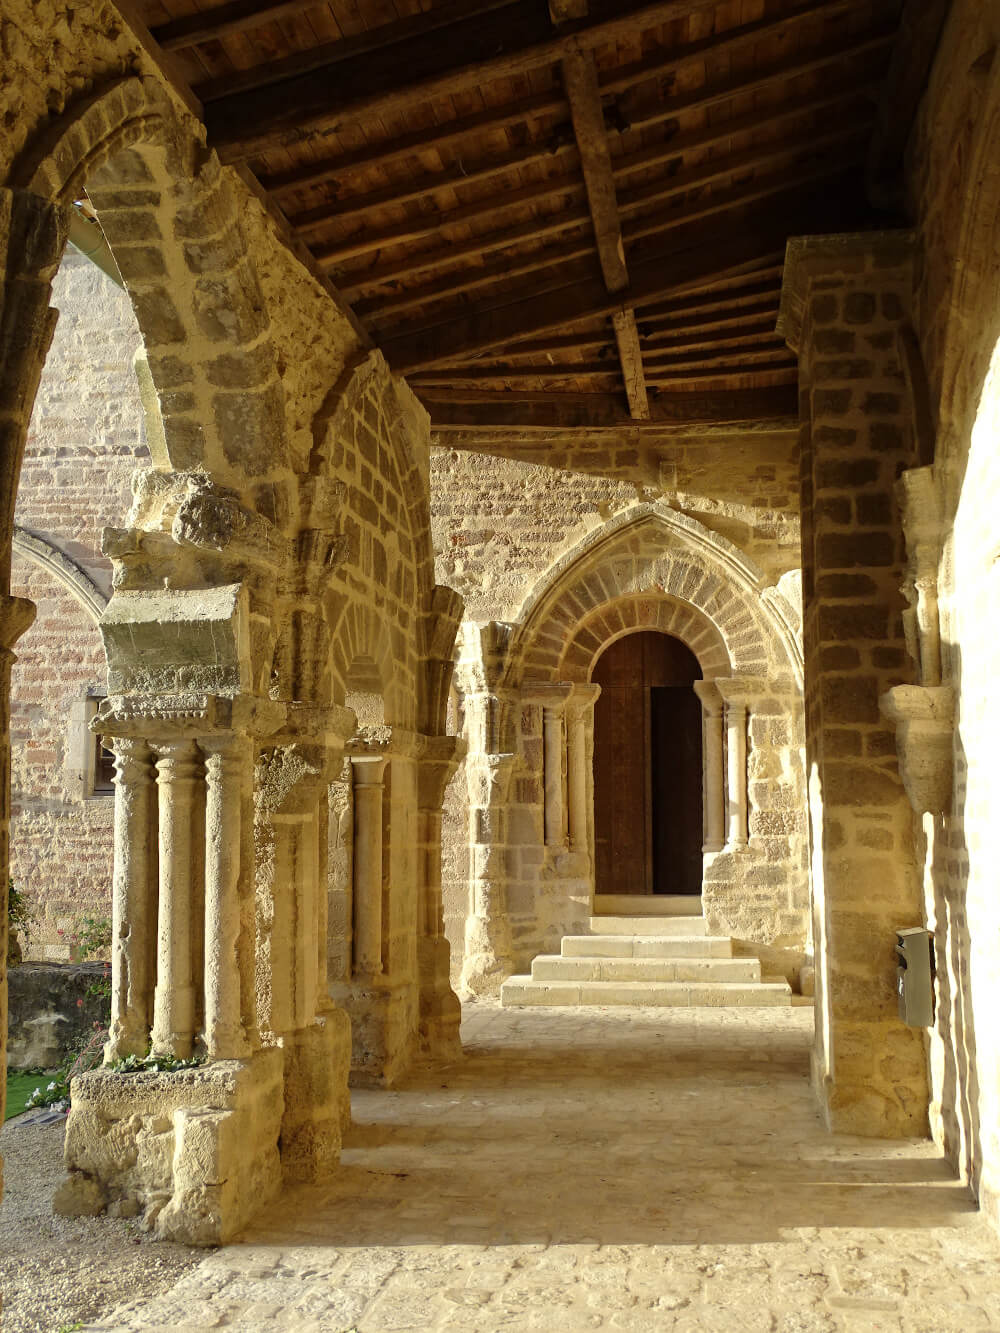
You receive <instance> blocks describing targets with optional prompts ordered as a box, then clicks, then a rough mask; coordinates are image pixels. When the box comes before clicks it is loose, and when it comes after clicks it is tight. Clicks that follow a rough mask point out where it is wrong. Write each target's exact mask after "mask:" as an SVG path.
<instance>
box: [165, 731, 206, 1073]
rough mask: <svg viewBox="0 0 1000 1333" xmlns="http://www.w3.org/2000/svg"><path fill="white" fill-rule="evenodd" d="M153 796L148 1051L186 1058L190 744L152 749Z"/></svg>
mask: <svg viewBox="0 0 1000 1333" xmlns="http://www.w3.org/2000/svg"><path fill="white" fill-rule="evenodd" d="M154 748H155V750H156V753H157V760H156V783H157V788H158V796H159V849H160V876H159V879H160V885H159V893H160V896H159V912H158V922H157V981H156V991H155V999H154V1005H153V1049H154V1050H155V1051H159V1052H169V1053H170V1054H172V1055H176V1056H178V1057H181V1058H184V1057H187V1056H189V1055H190V1054H191V1046H192V1040H193V1037H194V1024H195V991H194V984H193V967H192V963H193V948H192V946H193V943H194V939H193V924H194V923H193V912H192V908H193V906H194V897H195V895H194V875H195V865H194V853H195V850H196V842H195V838H194V822H195V811H196V805H195V791H196V786H197V782H198V777H199V769H200V766H199V763H198V754H197V749H196V747H195V744H194V742H193V741H187V740H184V741H167V742H163V743H160V744H157V745H155V747H154Z"/></svg>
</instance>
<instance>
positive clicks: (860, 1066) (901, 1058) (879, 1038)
mask: <svg viewBox="0 0 1000 1333" xmlns="http://www.w3.org/2000/svg"><path fill="white" fill-rule="evenodd" d="M835 1040H836V1041H837V1042H838V1043H840V1044H841V1046H844V1044H845V1043H846V1045H847V1047H848V1050H845V1051H844V1053H843V1054H842V1055H841V1056H840V1057H839V1059H838V1060H837V1065H838V1069H837V1071H836V1073H835V1075H833V1076H831V1075H830V1074H824V1073H823V1071H822V1069H821V1067H820V1061H819V1060H818V1059H817V1058H816V1056H815V1054H814V1056H813V1060H812V1075H813V1088H814V1089H815V1092H816V1096H817V1098H818V1100H819V1104H820V1111H821V1113H822V1115H823V1119H824V1121H825V1123H826V1127H827V1129H829V1130H830V1132H831V1133H833V1134H857V1135H859V1136H860V1137H862V1138H866V1139H909V1138H927V1137H928V1134H929V1126H928V1116H927V1103H926V1101H922V1100H920V1099H919V1098H918V1097H917V1096H915V1095H913V1088H914V1087H915V1086H916V1087H919V1082H920V1077H921V1075H922V1074H923V1073H924V1070H925V1066H926V1055H925V1051H924V1037H923V1033H922V1031H920V1030H919V1029H917V1028H906V1027H903V1026H902V1025H901V1024H898V1023H856V1024H855V1023H852V1024H841V1025H839V1026H838V1028H837V1030H836V1037H835ZM873 1053H874V1058H873ZM852 1062H853V1063H855V1064H856V1070H855V1074H854V1077H853V1078H852V1077H851V1072H852V1071H851V1069H850V1065H851V1063H852Z"/></svg>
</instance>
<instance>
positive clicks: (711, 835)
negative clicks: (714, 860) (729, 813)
mask: <svg viewBox="0 0 1000 1333" xmlns="http://www.w3.org/2000/svg"><path fill="white" fill-rule="evenodd" d="M694 691H695V694H697V696H698V698H699V699H700V700H701V708H702V713H701V721H702V752H703V754H702V764H703V781H702V793H703V800H704V803H705V829H704V832H705V846H704V851H705V852H706V853H711V852H721V851H722V848H723V846H724V844H725V829H726V809H725V801H726V797H725V783H724V781H723V768H724V763H723V755H724V746H723V742H722V699H721V698H720V696H719V690H718V686H717V685H716V684H715V682H714V681H711V680H696V681H695V683H694Z"/></svg>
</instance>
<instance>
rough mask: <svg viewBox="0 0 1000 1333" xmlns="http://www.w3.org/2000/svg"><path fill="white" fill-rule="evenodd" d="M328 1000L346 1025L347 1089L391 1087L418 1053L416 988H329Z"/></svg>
mask: <svg viewBox="0 0 1000 1333" xmlns="http://www.w3.org/2000/svg"><path fill="white" fill-rule="evenodd" d="M331 998H332V1000H333V1002H334V1004H336V1005H337V1007H338V1008H340V1009H343V1010H344V1011H345V1012H346V1014H347V1016H348V1018H349V1019H350V1021H351V1074H350V1083H351V1086H352V1087H356V1088H388V1087H391V1086H392V1084H393V1083H394V1082H395V1081H396V1080H397V1079H398V1078H399V1077H400V1076H401V1075H402V1074H404V1073H405V1072H406V1070H407V1068H408V1067H409V1066H410V1064H412V1062H413V1060H414V1057H415V1056H416V1055H417V1052H418V1048H419V1039H418V1036H417V1029H418V1023H419V997H418V994H417V990H416V987H415V986H413V985H411V984H409V983H406V982H404V983H399V982H397V983H395V984H391V983H389V982H385V981H376V982H369V983H367V984H366V983H365V982H363V981H357V982H351V983H348V984H347V985H341V986H334V987H331Z"/></svg>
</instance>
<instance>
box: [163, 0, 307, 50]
mask: <svg viewBox="0 0 1000 1333" xmlns="http://www.w3.org/2000/svg"><path fill="white" fill-rule="evenodd" d="M318 3H319V0H264V3H261V0H233V2H232V3H231V4H227V5H215V6H214V7H213V8H211V9H208V10H198V11H196V12H195V13H193V14H185V15H184V16H183V18H176V19H171V20H170V21H169V22H168V23H161V24H160V25H159V26H158V27H156V28H154V29H153V30H152V33H153V37H154V38H155V39H156V41H157V42H158V43H159V44H160V46H162V47H163V49H164V51H184V50H186V49H187V48H188V47H192V46H200V45H201V44H202V43H203V42H215V41H219V40H220V39H221V38H223V37H232V36H233V35H234V34H235V33H238V32H251V31H252V30H253V29H254V28H261V27H263V26H264V24H265V23H278V22H280V20H281V19H289V18H294V17H295V16H296V14H301V13H302V12H303V11H304V10H307V9H315V8H316V7H317V4H318Z"/></svg>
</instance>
